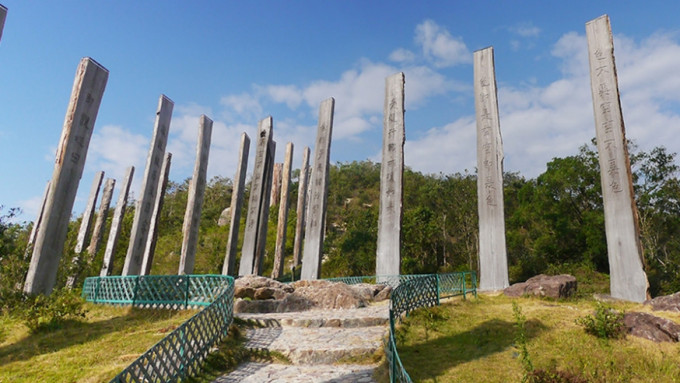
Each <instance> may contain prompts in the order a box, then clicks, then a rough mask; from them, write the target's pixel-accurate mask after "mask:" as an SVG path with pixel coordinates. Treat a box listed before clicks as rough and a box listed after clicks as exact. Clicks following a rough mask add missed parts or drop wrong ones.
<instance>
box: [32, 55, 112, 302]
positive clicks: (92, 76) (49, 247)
mask: <svg viewBox="0 0 680 383" xmlns="http://www.w3.org/2000/svg"><path fill="white" fill-rule="evenodd" d="M108 77H109V71H108V70H106V68H104V67H103V66H101V65H99V64H98V63H97V62H96V61H94V60H92V59H91V58H89V57H86V58H83V59H82V60H81V61H80V64H79V65H78V69H77V71H76V76H75V80H74V82H73V89H72V92H71V101H70V102H69V105H68V108H67V110H66V118H65V119H64V125H63V129H62V132H61V139H60V141H59V145H58V147H57V148H58V149H57V156H56V161H55V165H54V172H53V173H52V181H51V186H50V189H49V192H48V195H47V199H46V203H45V212H44V214H43V222H42V223H41V224H40V230H38V234H37V238H36V241H35V245H34V247H33V254H32V257H31V264H30V266H29V269H28V273H27V274H26V283H25V284H24V291H25V292H26V293H29V294H39V293H42V294H49V293H51V292H52V289H53V288H54V284H55V282H56V279H57V269H58V266H59V260H60V258H61V254H62V252H63V250H64V241H65V240H66V232H67V231H68V223H69V220H70V218H71V210H72V209H73V203H74V201H75V198H76V193H77V191H78V184H79V182H80V177H81V176H82V174H83V167H84V165H85V159H86V157H87V148H88V146H89V144H90V138H91V137H92V130H93V128H94V124H95V120H96V119H97V113H98V111H99V105H100V103H101V100H102V96H103V95H104V89H105V88H106V82H107V80H108ZM76 137H79V140H80V141H77V140H76Z"/></svg>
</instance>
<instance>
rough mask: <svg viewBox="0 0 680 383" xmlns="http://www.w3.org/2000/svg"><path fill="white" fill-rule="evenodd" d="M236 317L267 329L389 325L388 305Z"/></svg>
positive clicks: (241, 314) (238, 315)
mask: <svg viewBox="0 0 680 383" xmlns="http://www.w3.org/2000/svg"><path fill="white" fill-rule="evenodd" d="M236 316H237V317H238V318H240V319H243V320H249V321H253V322H255V323H258V324H259V325H262V326H266V327H345V328H355V327H370V326H381V325H387V324H388V323H389V318H390V312H389V306H388V305H387V304H376V305H371V306H369V307H363V308H359V309H346V310H308V311H301V312H288V313H267V314H245V313H239V314H236Z"/></svg>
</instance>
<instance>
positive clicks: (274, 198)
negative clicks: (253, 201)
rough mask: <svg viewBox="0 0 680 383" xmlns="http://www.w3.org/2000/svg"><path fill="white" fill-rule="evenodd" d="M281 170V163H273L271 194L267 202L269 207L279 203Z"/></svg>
mask: <svg viewBox="0 0 680 383" xmlns="http://www.w3.org/2000/svg"><path fill="white" fill-rule="evenodd" d="M282 169H283V164H282V163H278V162H277V163H275V164H274V172H273V175H272V194H271V196H270V197H269V201H270V203H271V205H272V206H273V205H274V204H276V203H277V202H279V198H280V195H281V175H282Z"/></svg>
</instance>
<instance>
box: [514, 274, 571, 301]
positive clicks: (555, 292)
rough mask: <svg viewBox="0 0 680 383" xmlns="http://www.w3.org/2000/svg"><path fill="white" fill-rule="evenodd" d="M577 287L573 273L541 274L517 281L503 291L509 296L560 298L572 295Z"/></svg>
mask: <svg viewBox="0 0 680 383" xmlns="http://www.w3.org/2000/svg"><path fill="white" fill-rule="evenodd" d="M576 289H577V284H576V278H575V277H574V276H572V275H569V274H562V275H553V276H551V275H545V274H540V275H537V276H535V277H531V278H529V279H528V280H527V281H526V282H521V283H515V284H514V285H512V286H510V287H508V288H506V289H505V290H503V293H504V294H505V295H507V296H509V297H521V296H523V295H537V296H542V297H550V298H555V299H558V298H567V297H570V296H572V295H573V294H574V293H575V292H576Z"/></svg>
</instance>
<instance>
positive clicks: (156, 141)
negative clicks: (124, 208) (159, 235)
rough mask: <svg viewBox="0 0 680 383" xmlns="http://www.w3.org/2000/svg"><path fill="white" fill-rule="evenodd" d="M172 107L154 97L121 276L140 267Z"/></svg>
mask: <svg viewBox="0 0 680 383" xmlns="http://www.w3.org/2000/svg"><path fill="white" fill-rule="evenodd" d="M173 107H174V103H173V102H172V100H170V99H169V98H167V97H166V96H165V95H161V97H160V99H159V100H158V110H157V112H156V121H155V123H154V128H153V137H152V138H151V148H149V155H148V156H147V157H146V169H145V170H144V179H143V180H142V190H141V193H140V195H139V201H138V202H137V205H136V207H135V218H134V221H133V222H132V232H131V233H130V243H129V245H128V250H127V255H126V256H125V265H124V266H123V275H138V274H139V273H140V271H141V269H142V261H143V259H144V248H145V247H146V241H147V239H148V235H149V226H150V223H151V214H152V212H153V203H154V201H155V200H156V192H157V191H158V178H160V173H161V166H162V163H163V155H164V154H165V146H166V144H167V142H168V131H169V129H170V118H171V116H172V109H173Z"/></svg>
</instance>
